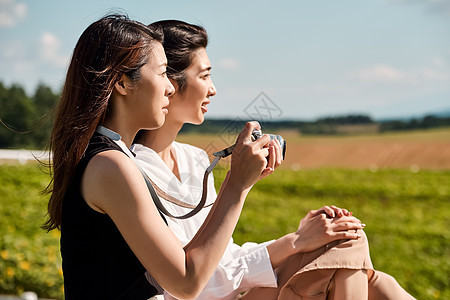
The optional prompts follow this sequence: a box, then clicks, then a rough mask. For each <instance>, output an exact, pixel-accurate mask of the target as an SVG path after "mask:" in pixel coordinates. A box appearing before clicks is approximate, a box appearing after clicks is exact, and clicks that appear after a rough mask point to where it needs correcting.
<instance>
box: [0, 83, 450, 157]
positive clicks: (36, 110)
mask: <svg viewBox="0 0 450 300" xmlns="http://www.w3.org/2000/svg"><path fill="white" fill-rule="evenodd" d="M59 97H60V95H59V93H55V92H53V91H52V89H51V88H50V87H49V86H47V85H45V84H43V83H40V84H39V85H38V86H37V88H36V90H35V92H34V94H33V95H32V96H31V97H30V96H28V95H27V94H26V92H25V90H24V88H23V87H22V86H20V85H18V84H13V85H11V86H9V87H6V86H5V85H4V84H3V83H2V82H1V81H0V148H3V149H8V148H28V149H43V148H44V147H45V146H46V144H47V141H48V138H49V136H50V132H51V128H52V124H53V111H54V107H55V105H56V103H57V101H58V99H59ZM246 121H248V120H244V119H239V118H236V119H206V120H205V122H204V123H203V124H202V125H201V126H196V125H189V124H186V125H185V126H183V129H182V131H181V132H184V133H187V132H196V133H210V134H218V133H219V134H220V133H222V132H225V131H227V130H228V131H233V130H235V131H236V130H237V129H242V126H243V124H245V122H246ZM259 121H260V123H261V125H262V127H263V131H264V132H274V131H278V130H283V129H291V130H297V131H299V132H300V133H301V134H305V135H308V134H310V135H317V134H352V133H357V132H362V133H364V130H366V131H367V132H369V131H368V130H370V132H374V130H375V131H376V132H386V131H396V130H414V129H428V128H436V127H445V126H450V116H447V117H441V116H435V115H428V116H425V117H423V118H413V119H408V120H390V121H375V120H373V119H372V118H371V117H370V116H367V115H363V114H360V115H346V116H331V117H324V118H319V119H317V120H314V121H298V120H280V121H264V120H259ZM352 128H359V130H360V131H355V130H352Z"/></svg>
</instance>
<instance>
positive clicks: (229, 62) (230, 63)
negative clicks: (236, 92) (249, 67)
mask: <svg viewBox="0 0 450 300" xmlns="http://www.w3.org/2000/svg"><path fill="white" fill-rule="evenodd" d="M218 65H219V66H220V67H221V68H223V69H226V70H237V69H239V66H240V64H239V61H237V60H236V59H234V58H230V57H227V58H222V59H221V60H219V64H218Z"/></svg>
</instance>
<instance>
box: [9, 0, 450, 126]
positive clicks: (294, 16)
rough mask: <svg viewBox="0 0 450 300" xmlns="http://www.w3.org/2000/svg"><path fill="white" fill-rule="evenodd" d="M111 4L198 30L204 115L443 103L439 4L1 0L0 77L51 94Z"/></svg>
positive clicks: (394, 110)
mask: <svg viewBox="0 0 450 300" xmlns="http://www.w3.org/2000/svg"><path fill="white" fill-rule="evenodd" d="M111 11H115V12H116V11H122V12H125V13H127V14H128V15H129V16H130V17H131V18H133V19H136V20H138V21H141V22H143V23H146V24H147V23H151V22H154V21H157V20H162V19H181V20H184V21H187V22H191V23H196V24H200V25H203V26H204V27H205V28H206V29H207V30H208V33H209V35H210V44H209V46H208V49H207V50H208V54H209V57H210V60H211V63H212V65H213V71H212V76H213V80H214V83H215V85H216V87H217V89H218V94H217V95H216V96H215V97H213V98H212V99H211V100H212V102H211V104H210V107H209V112H208V114H207V117H209V118H217V117H235V116H238V117H247V116H248V114H249V108H251V109H258V107H259V108H261V110H263V109H264V107H262V105H261V104H262V103H263V102H261V101H265V102H264V103H265V104H269V105H272V108H274V109H272V112H273V114H268V115H266V116H268V117H269V118H273V119H279V118H281V119H301V120H308V119H315V118H318V117H323V116H330V115H343V114H350V113H364V114H368V115H370V116H372V117H374V118H388V117H401V116H415V115H422V114H425V113H435V112H440V111H444V110H445V111H448V110H450V0H365V1H361V0H359V1H358V0H352V1H350V0H340V1H336V0H316V1H302V0H300V1H285V0H279V1H276V2H275V1H264V0H261V1H234V0H231V1H221V2H219V1H164V2H163V1H132V0H129V1H93V0H91V1H85V0H77V1H60V0H45V1H31V0H30V1H22V0H0V81H2V82H3V83H4V84H6V85H7V86H9V85H10V84H12V83H19V84H21V85H22V86H24V87H25V88H26V90H27V92H28V93H30V94H31V93H32V92H33V91H34V89H35V87H36V85H37V83H38V82H40V81H41V82H44V83H46V84H48V85H50V86H51V87H53V88H54V90H55V91H57V90H58V89H59V87H60V86H61V85H62V83H63V81H64V75H65V71H66V68H67V65H68V61H69V58H70V56H71V53H72V50H73V47H74V46H75V43H76V42H77V39H78V37H79V36H80V34H81V33H82V31H83V30H84V29H85V28H86V27H87V26H88V25H89V24H90V23H92V22H93V21H95V20H97V19H98V18H100V17H101V16H103V15H105V14H106V13H108V12H111ZM261 92H263V93H264V94H261ZM261 95H264V99H262V98H261V97H262V96H261ZM261 99H262V100H261ZM267 112H269V111H267ZM269 113H270V112H269Z"/></svg>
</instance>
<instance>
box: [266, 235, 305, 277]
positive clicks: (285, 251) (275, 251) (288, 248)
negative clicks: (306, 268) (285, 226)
mask: <svg viewBox="0 0 450 300" xmlns="http://www.w3.org/2000/svg"><path fill="white" fill-rule="evenodd" d="M296 239H297V237H296V234H295V233H289V234H287V235H285V236H283V237H281V238H279V239H277V240H276V241H275V242H273V243H271V244H270V245H268V246H267V252H269V256H270V262H271V263H272V267H273V268H274V269H276V268H277V267H279V266H280V265H281V264H282V263H283V262H284V261H285V260H286V259H287V258H288V257H290V256H291V255H294V254H296V253H298V252H299V250H298V249H296V247H295V244H294V242H295V240H296Z"/></svg>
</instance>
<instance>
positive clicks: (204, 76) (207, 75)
mask: <svg viewBox="0 0 450 300" xmlns="http://www.w3.org/2000/svg"><path fill="white" fill-rule="evenodd" d="M210 76H211V73H208V74H205V75H203V78H205V79H206V78H208V77H210Z"/></svg>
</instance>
